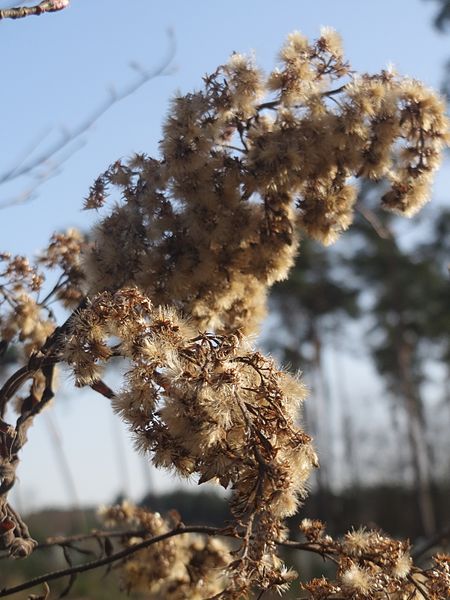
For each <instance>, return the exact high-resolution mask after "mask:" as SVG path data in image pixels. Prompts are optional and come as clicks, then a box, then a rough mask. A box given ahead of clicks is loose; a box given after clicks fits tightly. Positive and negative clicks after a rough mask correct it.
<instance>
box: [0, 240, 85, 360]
mask: <svg viewBox="0 0 450 600" xmlns="http://www.w3.org/2000/svg"><path fill="white" fill-rule="evenodd" d="M86 248H87V244H86V242H85V241H84V239H83V237H82V236H81V234H80V233H79V232H78V231H76V230H74V229H69V230H68V231H67V232H65V233H55V234H54V235H53V236H52V238H51V240H50V243H49V246H48V247H47V248H46V249H45V250H44V251H43V252H42V254H41V256H40V258H39V259H38V260H37V263H38V264H37V265H31V264H30V262H29V261H28V259H27V258H25V257H24V256H11V255H10V254H8V253H2V254H0V269H1V270H0V311H1V312H0V336H1V339H2V342H3V343H5V344H7V343H10V342H17V341H19V342H22V343H23V345H22V349H23V350H24V351H25V354H26V355H28V356H30V355H31V354H33V353H35V352H38V351H39V349H40V348H42V346H43V345H44V343H45V341H46V340H47V338H48V336H49V335H50V334H51V333H52V332H53V331H54V329H55V327H56V322H55V318H54V315H53V312H52V310H51V308H50V302H51V301H54V300H58V301H59V302H61V304H62V305H63V306H65V307H66V308H74V307H76V306H77V305H78V304H79V303H80V301H81V300H82V298H83V295H84V294H83V292H82V285H83V281H84V275H83V271H82V269H81V252H82V251H83V250H86ZM38 267H41V268H38ZM42 267H45V268H46V269H47V270H57V271H58V273H59V274H58V278H57V280H56V282H55V284H54V285H53V287H52V288H51V289H50V290H45V288H44V283H45V275H44V272H43V271H42ZM45 292H47V293H45Z"/></svg>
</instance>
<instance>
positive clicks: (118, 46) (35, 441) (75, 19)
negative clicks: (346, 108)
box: [0, 0, 450, 508]
mask: <svg viewBox="0 0 450 600" xmlns="http://www.w3.org/2000/svg"><path fill="white" fill-rule="evenodd" d="M10 4H11V3H10V2H8V3H6V2H1V1H0V8H2V7H5V6H6V5H10ZM435 10H436V7H435V5H434V3H433V2H429V1H424V0H377V1H376V2H369V1H363V0H315V2H311V1H307V0H303V1H302V0H280V1H279V2H268V1H267V0H240V1H237V0H226V1H222V2H218V1H216V2H214V1H213V2H206V1H200V0H191V1H189V2H186V1H185V0H171V1H167V2H156V1H153V0H125V1H124V0H72V2H71V7H70V8H69V9H67V10H65V11H62V12H60V13H55V14H48V15H43V16H41V17H29V18H27V19H23V20H20V21H3V22H0V52H1V56H2V57H3V60H2V74H1V77H2V83H3V85H2V88H1V95H0V106H1V109H0V131H1V135H2V144H1V150H0V176H1V173H2V172H4V171H6V170H7V169H9V168H11V167H14V166H16V165H17V164H18V161H19V160H20V158H21V157H22V156H23V154H24V152H26V151H27V149H29V148H30V147H31V146H32V145H33V144H34V143H35V142H36V140H40V145H39V147H38V148H37V150H35V154H34V155H33V154H32V155H30V157H29V159H31V158H32V157H33V156H35V155H36V153H39V152H40V151H42V150H45V148H46V147H49V146H50V145H51V144H52V143H53V142H55V141H56V140H58V139H59V136H61V135H62V131H64V130H66V131H69V132H70V131H71V130H73V129H74V128H76V127H77V126H78V125H79V124H80V123H81V122H82V121H83V120H84V119H85V118H86V117H87V116H89V114H91V112H92V111H93V110H94V109H95V108H96V107H97V106H99V105H100V104H101V103H102V102H104V101H105V99H107V98H108V95H109V94H110V93H111V89H112V88H115V89H116V90H118V91H119V92H120V91H121V90H122V89H123V88H124V87H126V86H127V85H129V84H130V83H132V82H133V81H135V80H136V72H135V71H134V70H133V68H132V67H131V66H130V63H132V62H133V61H134V62H135V63H138V64H139V65H140V66H141V67H142V68H144V69H148V70H151V69H152V68H154V67H157V66H158V65H160V64H161V62H162V60H163V58H164V56H165V55H166V54H167V50H168V46H169V38H168V34H167V31H168V29H171V30H172V31H173V35H174V38H175V41H176V54H175V57H174V60H173V63H172V66H171V67H172V68H171V74H170V75H167V76H164V77H159V78H157V79H154V80H152V81H150V82H148V83H147V84H146V85H145V87H143V88H142V89H140V90H139V91H138V92H137V93H136V94H134V95H132V96H131V97H129V98H128V99H126V100H125V101H123V102H121V103H119V104H116V105H114V106H113V107H112V108H111V110H110V111H109V112H108V113H107V114H105V115H104V116H103V117H102V118H101V119H100V120H99V121H98V122H96V123H95V125H94V127H93V128H92V129H91V130H90V131H89V132H88V133H87V134H86V135H84V136H82V142H83V145H82V147H81V148H79V147H78V146H77V144H73V145H72V146H69V150H76V152H74V153H73V154H72V155H71V156H70V158H68V160H67V161H66V162H65V163H64V164H62V165H61V166H60V167H59V168H58V169H57V170H58V173H57V174H56V175H55V176H54V177H52V178H51V179H49V180H48V181H47V182H46V183H45V184H43V185H42V186H40V188H39V190H38V194H37V196H36V197H35V198H34V199H32V200H31V201H29V202H26V203H24V204H21V205H13V206H11V207H9V208H7V209H3V210H0V232H1V238H0V250H8V251H12V252H16V253H21V254H29V255H30V254H33V253H36V252H37V251H38V250H39V248H41V247H43V246H44V245H45V244H46V242H47V240H48V237H49V236H50V235H51V233H52V232H53V231H55V230H58V229H63V228H66V227H68V226H78V227H82V228H84V229H87V228H88V227H89V226H90V224H92V222H93V221H94V220H95V215H93V214H92V213H91V212H89V213H85V212H82V211H81V210H80V208H81V205H82V199H83V197H84V196H85V195H86V194H87V191H88V188H89V186H90V185H91V183H92V181H93V179H94V178H95V177H96V175H98V174H99V173H100V172H101V171H102V170H104V169H105V168H106V167H107V166H108V165H109V164H110V163H111V162H113V161H115V160H116V159H118V158H120V157H123V156H127V155H129V154H131V153H132V152H135V151H139V152H146V153H148V154H156V153H157V143H158V139H159V138H160V135H161V129H160V126H161V121H162V119H163V118H164V116H165V114H166V112H167V107H168V101H169V99H170V97H171V95H172V94H173V93H174V92H175V91H177V90H181V91H183V92H187V91H189V90H192V89H195V87H196V86H199V85H200V83H201V77H202V76H203V75H204V74H205V73H207V72H212V71H213V70H214V69H215V68H216V67H217V65H219V64H221V63H222V62H224V61H225V60H226V59H227V57H228V56H229V55H230V54H231V52H233V51H243V52H254V53H255V55H256V58H257V61H258V62H259V64H260V65H261V66H262V67H263V68H264V69H266V70H268V69H270V68H271V67H272V66H273V64H274V60H275V55H276V52H277V50H278V49H279V47H280V45H281V44H282V42H283V40H284V38H285V36H286V35H287V34H288V33H289V32H291V31H293V30H300V31H302V32H303V33H305V34H306V35H308V36H310V37H314V36H317V35H318V33H319V29H320V27H321V26H322V25H329V26H332V27H334V28H335V29H337V30H338V31H339V32H340V33H341V35H342V37H343V39H344V46H345V49H346V54H347V58H348V59H349V60H350V62H351V64H352V65H353V67H354V68H355V69H357V70H362V71H377V70H379V69H381V68H384V67H386V66H387V65H388V64H389V63H393V64H394V65H395V67H396V68H397V70H398V71H399V72H400V73H403V74H408V75H411V76H413V77H416V78H417V79H421V80H423V81H424V82H426V83H427V84H429V85H431V86H434V87H438V86H439V84H440V79H441V77H442V68H443V64H444V62H445V61H446V59H447V58H449V57H450V43H449V41H450V36H445V35H440V34H438V33H437V32H436V31H435V30H434V29H433V28H432V19H433V15H434V12H435ZM56 165H57V162H56V163H55V161H53V162H51V163H49V164H46V165H45V166H44V168H43V169H42V170H41V171H43V172H48V171H51V170H52V169H54V168H55V166H56ZM449 179H450V176H449V174H448V169H447V170H444V172H443V175H441V176H440V178H439V182H438V185H437V195H438V196H439V197H442V198H445V195H446V189H447V187H448V183H449ZM33 184H34V180H33V179H31V178H21V179H19V180H16V181H14V182H13V183H11V184H5V185H2V186H0V204H1V203H2V202H7V201H8V200H10V199H12V198H15V197H17V196H18V195H20V194H21V193H23V192H24V191H25V190H27V189H29V188H30V187H32V186H33ZM360 372H361V373H362V372H363V371H360ZM62 379H63V380H64V379H65V378H64V376H62ZM361 379H367V378H361ZM355 385H356V386H357V387H359V388H361V389H364V382H363V381H360V382H356V384H355ZM51 419H52V421H53V425H55V426H56V428H57V429H58V431H59V438H60V440H61V443H62V445H63V448H64V451H65V453H66V454H67V457H68V459H69V461H70V467H71V471H72V472H73V477H74V479H75V480H76V482H77V493H78V497H79V499H80V501H81V502H82V503H93V502H96V503H98V502H107V501H109V500H110V499H111V498H112V497H113V496H114V494H115V493H117V492H118V491H119V490H120V488H121V487H123V486H126V487H128V491H129V492H130V493H131V494H132V495H134V496H138V495H139V494H141V493H142V491H143V490H144V489H145V487H146V485H147V481H146V477H145V476H144V470H143V465H142V462H141V461H140V460H139V459H137V458H136V457H135V456H134V454H133V453H132V451H131V449H130V448H129V447H128V446H129V445H127V448H126V449H125V450H123V449H122V448H125V445H126V444H128V437H127V435H126V434H125V433H124V432H123V430H121V429H120V425H119V424H118V422H117V421H116V420H115V418H114V417H113V416H111V412H110V410H109V407H108V406H107V402H106V400H104V399H103V398H101V397H99V396H98V397H97V396H96V395H95V394H94V393H93V392H83V393H82V394H81V395H79V394H77V395H74V394H72V393H71V392H70V382H68V383H67V382H66V384H65V386H64V392H63V394H62V396H60V397H58V398H57V400H56V403H55V407H54V410H53V411H52V414H51ZM53 425H52V423H51V422H50V421H49V418H47V417H42V418H40V419H39V422H37V423H36V425H35V426H34V427H33V428H32V430H31V432H30V442H29V444H28V445H27V446H26V447H25V449H24V451H23V464H22V465H21V467H20V470H19V477H20V485H19V487H18V490H19V494H18V496H17V501H19V502H20V503H21V504H22V505H24V507H25V508H36V507H38V506H42V505H44V504H53V505H55V504H64V503H67V502H68V501H70V497H69V496H70V494H69V492H68V489H67V485H66V484H65V483H64V481H63V479H62V477H61V472H60V469H59V463H58V460H57V457H56V456H55V453H54V451H53V441H52V440H53V439H54V438H53V433H52V431H53V429H52V427H53ZM59 456H61V450H60V451H59ZM119 456H121V457H122V459H123V461H124V462H125V463H126V467H127V472H128V474H127V475H126V476H125V475H124V468H123V461H122V459H120V461H119V458H118V457H119ZM123 457H124V458H123ZM121 461H122V462H121ZM152 480H153V483H154V485H155V487H156V489H157V490H161V489H164V488H165V487H167V486H168V485H173V483H172V484H170V483H168V482H167V478H165V479H163V478H161V477H160V476H159V475H155V473H152Z"/></svg>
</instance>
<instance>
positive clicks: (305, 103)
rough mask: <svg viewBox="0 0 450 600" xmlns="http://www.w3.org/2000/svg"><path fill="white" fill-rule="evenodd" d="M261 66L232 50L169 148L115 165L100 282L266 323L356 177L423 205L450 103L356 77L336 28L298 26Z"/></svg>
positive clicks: (97, 189)
mask: <svg viewBox="0 0 450 600" xmlns="http://www.w3.org/2000/svg"><path fill="white" fill-rule="evenodd" d="M280 59H281V65H280V67H279V68H278V69H276V70H275V71H273V72H272V73H270V74H269V76H268V77H264V76H263V75H262V73H261V72H260V71H259V70H258V69H257V68H256V66H255V65H254V64H253V62H252V60H250V59H248V58H246V57H245V56H243V55H240V54H234V55H233V56H232V57H231V59H230V61H229V62H228V63H227V64H225V65H223V66H222V67H219V68H218V69H217V71H216V72H215V73H213V74H212V75H210V76H207V77H205V78H204V89H203V90H202V91H199V92H196V93H192V94H187V95H185V96H179V97H177V98H175V99H174V101H173V103H172V109H171V111H170V114H169V116H168V118H167V120H166V123H165V125H164V137H163V140H162V142H161V153H162V159H161V160H155V159H151V158H147V157H145V156H142V155H139V156H135V157H134V158H133V159H131V160H130V162H129V163H128V164H122V163H120V162H118V163H115V164H114V165H113V166H112V167H110V168H109V169H108V170H107V171H106V172H105V173H104V174H103V175H102V176H101V177H99V178H98V179H97V181H96V182H95V183H94V185H93V187H92V188H91V192H90V194H89V196H88V198H87V200H86V207H87V208H99V207H100V206H102V205H103V204H104V202H105V200H106V197H107V194H108V187H109V186H110V185H111V184H112V185H115V186H118V187H119V188H120V189H121V192H122V196H123V199H124V202H123V204H121V205H120V206H117V207H115V208H113V210H112V211H111V212H110V214H109V215H108V216H107V217H105V218H104V219H103V220H102V221H101V222H100V224H99V225H98V226H97V228H96V230H95V235H94V238H95V244H94V247H93V249H92V252H91V253H89V256H88V257H87V259H86V268H87V270H88V280H89V284H90V292H91V293H93V292H95V291H99V290H102V289H117V288H119V287H121V286H127V285H137V286H138V287H139V288H140V289H141V290H142V291H144V292H145V293H146V294H147V295H148V296H149V298H150V299H151V300H152V302H153V303H154V304H156V305H159V304H162V305H165V304H172V305H175V306H176V307H177V308H178V309H180V310H181V311H182V312H184V313H185V314H186V315H189V316H190V317H191V318H193V319H195V322H196V323H197V325H198V327H199V328H200V329H202V330H203V329H208V330H214V331H218V332H222V331H230V330H233V329H238V328H240V329H241V330H243V331H246V332H251V331H254V330H255V329H257V327H258V325H259V323H260V321H261V316H262V315H263V314H264V302H265V294H266V291H267V287H268V286H270V285H272V284H273V283H274V282H275V281H278V280H280V279H282V278H284V277H286V275H287V273H288V271H289V268H290V266H291V265H292V261H293V258H294V256H295V253H296V252H297V246H298V234H297V233H296V231H297V230H298V227H300V228H302V229H303V230H304V231H305V232H306V233H307V234H308V235H310V236H312V237H314V238H316V239H319V240H321V241H323V242H324V243H326V244H328V243H330V242H332V241H334V240H335V239H336V238H337V237H338V235H339V234H340V233H341V231H343V230H345V229H347V228H348V226H349V225H350V224H351V222H352V218H353V209H354V204H355V200H356V194H357V188H356V184H355V178H358V177H366V178H369V179H374V180H379V179H386V180H387V181H388V182H389V183H390V189H389V190H388V191H387V192H386V193H385V195H384V196H383V200H382V202H383V205H384V206H385V207H386V208H388V209H389V210H393V211H396V212H399V213H402V214H406V215H412V214H414V213H415V212H416V211H417V210H418V209H419V208H420V207H421V206H422V204H423V203H424V202H425V201H426V200H427V198H428V193H429V186H430V182H431V176H432V173H433V172H434V171H435V169H436V167H437V166H438V164H439V160H440V155H441V150H442V148H443V146H444V145H445V143H446V141H447V140H448V139H449V138H448V133H447V130H448V124H447V120H446V118H445V111H444V104H443V102H442V101H441V100H440V99H439V98H438V97H437V96H436V95H435V94H434V92H432V91H430V90H428V89H427V88H425V87H424V86H423V85H422V84H420V83H419V82H417V81H415V80H412V79H408V78H404V77H399V76H397V75H396V74H395V73H394V72H392V71H382V72H381V73H380V74H378V75H359V76H357V75H355V74H354V73H353V72H352V71H351V70H350V67H349V65H348V64H347V63H346V62H345V61H344V58H343V53H342V48H341V45H340V40H339V36H338V35H337V34H336V33H335V32H334V31H331V30H328V29H326V30H324V31H323V32H322V35H321V37H320V38H319V39H318V40H317V41H316V42H315V43H314V44H310V43H309V42H308V41H307V39H306V38H304V37H303V36H302V35H301V34H299V33H294V34H292V35H290V36H289V38H288V40H287V43H286V44H285V46H284V48H283V49H282V51H281V54H280Z"/></svg>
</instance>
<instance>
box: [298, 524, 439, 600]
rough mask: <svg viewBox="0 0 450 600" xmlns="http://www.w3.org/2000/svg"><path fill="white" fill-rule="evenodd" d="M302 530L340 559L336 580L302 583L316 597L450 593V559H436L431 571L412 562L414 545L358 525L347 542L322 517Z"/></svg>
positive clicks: (393, 599)
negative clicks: (334, 535)
mask: <svg viewBox="0 0 450 600" xmlns="http://www.w3.org/2000/svg"><path fill="white" fill-rule="evenodd" d="M300 530H301V532H302V533H303V535H304V536H305V537H306V539H307V543H309V544H312V545H313V547H314V548H315V550H316V551H320V552H321V553H322V555H323V556H327V555H328V556H332V557H335V559H336V561H337V564H338V568H337V575H336V580H335V581H330V580H327V579H325V578H320V579H313V580H311V581H309V582H308V583H306V584H303V585H302V589H304V590H307V591H308V592H309V597H310V598H311V599H312V600H324V599H330V600H331V599H332V598H339V599H340V598H349V599H350V598H351V599H353V600H382V599H388V600H407V599H409V598H411V599H413V598H415V599H417V600H418V599H421V598H428V599H431V598H432V599H433V600H442V599H443V598H448V597H449V594H450V559H449V557H448V556H447V557H445V556H442V555H437V556H435V557H433V566H432V568H430V569H425V570H422V569H419V568H417V567H415V566H414V565H413V563H412V559H411V556H410V554H409V544H408V542H405V541H399V540H393V539H391V538H389V537H387V536H386V535H384V534H382V533H380V532H379V531H367V530H365V529H358V530H356V531H355V530H353V531H350V532H349V533H347V534H346V536H345V537H344V538H343V539H342V540H334V539H333V538H332V537H331V536H329V535H326V534H325V526H324V524H323V523H321V522H320V521H311V520H309V519H304V520H303V521H302V522H301V524H300Z"/></svg>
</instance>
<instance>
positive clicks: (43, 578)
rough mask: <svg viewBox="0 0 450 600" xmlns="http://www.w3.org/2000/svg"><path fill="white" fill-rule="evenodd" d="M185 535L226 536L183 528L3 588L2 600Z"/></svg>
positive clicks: (211, 529)
mask: <svg viewBox="0 0 450 600" xmlns="http://www.w3.org/2000/svg"><path fill="white" fill-rule="evenodd" d="M185 533H199V534H203V535H208V536H213V535H224V534H223V532H222V530H221V529H217V528H216V527H206V526H198V527H182V528H178V529H173V530H171V531H168V532H167V533H163V534H162V535H157V536H155V537H153V538H150V539H148V540H144V541H143V542H140V543H139V544H133V545H132V546H130V547H128V548H125V549H124V550H120V551H119V552H115V553H114V554H111V555H110V556H105V557H104V558H100V559H98V560H92V561H89V562H86V563H84V564H82V565H76V566H74V567H69V568H67V569H60V570H58V571H52V572H51V573H46V574H44V575H40V576H39V577H34V578H33V579H30V580H29V581H25V582H24V583H21V584H19V585H15V586H13V587H10V588H3V589H2V590H0V598H4V597H5V596H10V595H11V594H16V593H17V592H21V591H23V590H28V589H30V588H33V587H35V586H36V585H40V584H41V583H48V582H49V581H53V580H55V579H61V577H67V576H70V575H73V574H75V573H77V574H78V573H84V572H85V571H92V570H93V569H98V568H99V567H103V566H105V565H109V564H112V563H114V562H116V561H118V560H121V559H123V558H126V557H128V556H131V555H132V554H134V553H135V552H138V551H139V550H144V549H145V548H148V547H149V546H152V545H153V544H157V543H158V542H163V541H164V540H167V539H169V538H171V537H174V536H177V535H182V534H185Z"/></svg>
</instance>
